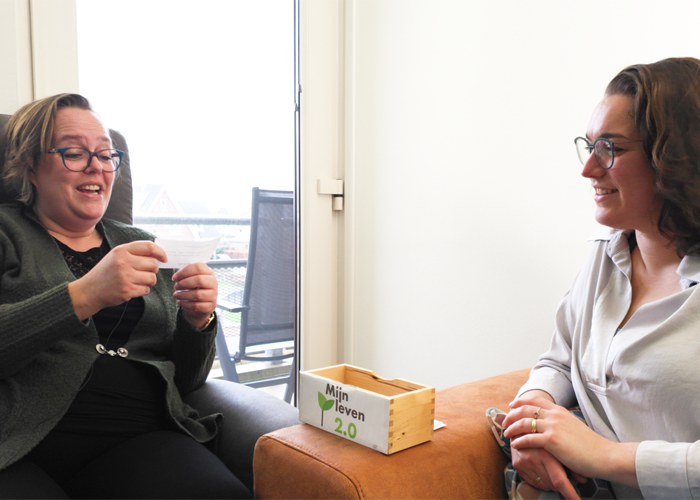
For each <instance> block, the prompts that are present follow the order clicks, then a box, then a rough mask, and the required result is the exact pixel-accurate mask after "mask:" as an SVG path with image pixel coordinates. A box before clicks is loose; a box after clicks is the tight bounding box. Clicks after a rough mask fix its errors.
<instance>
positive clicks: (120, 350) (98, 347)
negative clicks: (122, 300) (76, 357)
mask: <svg viewBox="0 0 700 500" xmlns="http://www.w3.org/2000/svg"><path fill="white" fill-rule="evenodd" d="M129 302H131V299H129V300H127V301H126V305H125V306H124V310H123V311H122V315H121V316H120V317H119V321H117V324H116V325H114V328H112V331H111V332H109V335H107V340H106V341H105V344H109V339H110V338H112V334H113V333H114V332H115V330H116V329H117V328H118V327H119V325H120V324H121V322H122V319H124V315H125V314H126V308H127V307H129ZM95 350H97V352H99V353H100V354H109V355H110V356H112V357H114V356H119V357H120V358H126V357H127V356H128V355H129V351H127V350H126V349H125V348H123V347H120V348H118V349H117V350H116V351H114V350H112V349H107V348H106V347H105V346H103V345H102V344H97V345H96V346H95Z"/></svg>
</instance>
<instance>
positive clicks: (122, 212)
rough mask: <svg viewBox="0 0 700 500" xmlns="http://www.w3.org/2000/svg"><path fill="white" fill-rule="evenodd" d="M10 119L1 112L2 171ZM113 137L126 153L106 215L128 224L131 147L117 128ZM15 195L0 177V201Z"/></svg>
mask: <svg viewBox="0 0 700 500" xmlns="http://www.w3.org/2000/svg"><path fill="white" fill-rule="evenodd" d="M8 121H10V115H2V114H0V172H2V170H3V168H4V166H5V147H6V146H7V144H6V137H5V125H6V124H7V122H8ZM109 134H110V136H111V137H112V144H113V145H114V147H115V148H116V149H121V150H122V151H124V152H125V153H126V155H124V160H123V161H122V165H121V167H119V175H117V178H116V179H115V181H114V187H113V188H112V198H111V199H110V200H109V206H108V207H107V212H106V213H105V217H107V218H109V219H114V220H118V221H119V222H124V223H126V224H131V223H132V221H133V212H132V206H133V186H132V182H131V161H130V158H129V147H128V146H127V144H126V140H125V139H124V136H123V135H121V134H120V133H119V132H117V131H116V130H110V131H109ZM13 200H14V196H12V195H11V193H10V192H9V191H8V190H7V188H6V187H5V183H4V182H3V181H2V178H0V203H6V202H8V201H13Z"/></svg>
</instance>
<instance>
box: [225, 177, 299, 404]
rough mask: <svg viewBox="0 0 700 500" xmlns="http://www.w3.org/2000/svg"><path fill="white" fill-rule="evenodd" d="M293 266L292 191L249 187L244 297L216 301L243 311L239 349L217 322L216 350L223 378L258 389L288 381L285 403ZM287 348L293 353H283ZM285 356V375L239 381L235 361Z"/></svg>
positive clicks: (291, 385)
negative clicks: (231, 345) (238, 301)
mask: <svg viewBox="0 0 700 500" xmlns="http://www.w3.org/2000/svg"><path fill="white" fill-rule="evenodd" d="M295 268H296V262H295V238H294V198H293V193H292V192H291V191H269V190H261V189H259V188H253V203H252V210H251V218H250V244H249V245H248V263H247V271H246V275H245V284H244V288H243V298H242V301H241V303H240V304H233V303H232V302H230V301H227V300H226V298H220V300H219V301H218V307H219V309H220V310H223V311H230V312H240V313H241V323H240V338H239V342H238V349H237V350H236V352H235V354H233V355H231V352H230V350H229V344H227V342H226V335H225V334H224V328H223V326H222V322H219V331H218V334H217V336H216V349H217V353H218V356H219V361H220V362H221V369H222V371H223V376H224V379H226V380H231V381H234V382H239V383H243V384H245V385H248V386H250V387H256V388H258V387H269V386H273V385H281V384H286V385H287V387H286V390H285V394H284V400H285V401H287V402H288V403H289V402H291V400H292V395H293V394H294V393H295V391H296V374H295V368H296V363H295V361H294V351H295V350H296V345H295V344H294V342H295V328H294V326H295V320H296V312H295V311H296V307H295V304H296V299H295V297H296V293H295V292H296V279H295V276H296V273H295ZM290 349H291V351H292V352H286V353H285V352H284V351H285V350H287V351H289V350H290ZM232 350H233V349H231V351H232ZM280 352H282V354H280ZM289 358H292V363H291V366H290V369H289V373H286V374H284V375H279V376H273V377H271V378H265V379H262V380H252V381H243V382H240V377H239V374H238V371H237V370H236V364H238V363H240V362H241V361H244V360H250V361H267V362H274V361H281V360H283V359H289Z"/></svg>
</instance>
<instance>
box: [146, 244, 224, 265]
mask: <svg viewBox="0 0 700 500" xmlns="http://www.w3.org/2000/svg"><path fill="white" fill-rule="evenodd" d="M219 239H220V238H214V239H212V240H196V241H195V240H190V241H187V240H166V239H164V238H156V241H155V244H156V245H158V246H159V247H161V248H162V249H163V250H165V254H166V255H167V256H168V262H159V263H158V267H160V268H161V269H182V268H183V267H185V266H188V265H190V264H194V263H195V262H206V261H208V260H209V258H210V257H211V256H212V255H214V253H215V252H216V245H218V243H219Z"/></svg>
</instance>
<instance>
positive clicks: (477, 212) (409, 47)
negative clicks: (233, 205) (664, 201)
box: [345, 0, 700, 388]
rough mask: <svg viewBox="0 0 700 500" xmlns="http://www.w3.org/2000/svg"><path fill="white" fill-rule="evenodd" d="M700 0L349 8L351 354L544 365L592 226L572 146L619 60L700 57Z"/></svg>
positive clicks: (465, 372) (406, 374)
mask: <svg viewBox="0 0 700 500" xmlns="http://www.w3.org/2000/svg"><path fill="white" fill-rule="evenodd" d="M698 5H699V4H697V3H695V2H690V1H685V2H679V1H667V2H664V3H663V8H661V7H660V6H659V4H658V3H657V2H652V1H639V0H634V1H631V0H630V1H622V0H618V1H615V2H608V1H589V2H585V3H583V4H581V3H574V2H561V1H543V0H539V1H531V2H520V1H499V2H472V1H461V0H348V1H347V3H346V7H347V8H346V34H345V40H346V64H345V72H346V98H347V100H348V103H349V105H348V108H347V109H346V121H345V123H346V127H347V133H346V144H345V147H346V150H347V154H346V165H345V176H346V186H347V188H346V189H347V193H346V204H347V211H346V214H345V216H346V217H347V219H346V222H349V223H348V224H346V242H347V243H346V256H345V257H346V269H347V270H348V272H349V276H346V288H345V293H346V298H345V307H346V315H347V316H348V318H347V319H346V331H345V335H346V338H345V343H346V344H347V345H350V346H351V347H350V349H349V350H348V354H347V355H346V356H345V361H348V362H352V363H354V364H356V365H358V366H362V367H367V368H371V369H374V370H375V371H377V373H379V375H381V376H384V377H399V378H406V379H409V380H413V381H416V382H419V383H424V384H430V385H434V386H436V387H438V388H439V387H446V386H450V385H455V384H459V383H462V382H465V381H469V380H475V379H479V378H483V377H486V376H490V375H495V374H498V373H502V372H505V371H510V370H515V369H520V368H526V367H529V366H531V365H532V364H534V363H535V361H536V360H537V357H538V355H539V354H540V353H542V352H543V351H545V350H546V349H547V347H548V344H549V338H550V336H551V332H552V328H553V316H554V311H555V308H556V306H557V304H558V302H559V300H560V298H561V296H562V295H563V294H564V293H565V292H566V290H567V288H568V287H569V286H570V284H571V282H572V280H573V278H574V277H575V275H576V273H577V271H578V268H579V266H580V264H581V263H582V260H583V258H584V256H585V255H586V252H587V248H588V247H587V244H586V239H587V237H588V236H589V235H590V234H591V233H592V232H593V231H594V230H595V227H596V226H595V222H594V220H593V206H594V205H593V202H592V198H591V194H590V189H589V182H588V181H587V180H585V179H583V178H582V177H580V175H579V173H580V163H579V162H578V160H577V158H576V154H575V151H574V144H573V139H574V137H575V136H577V135H583V134H585V130H586V126H587V123H588V119H589V117H590V113H591V111H592V110H593V107H594V106H595V105H596V104H597V102H598V101H599V99H600V98H601V96H602V93H603V91H604V89H605V86H606V84H607V82H608V81H609V80H610V79H611V78H612V77H613V76H614V75H615V74H616V73H617V72H618V71H619V70H620V69H622V68H623V67H624V66H627V65H629V64H634V63H639V62H653V61H655V60H658V59H661V58H664V57H670V56H685V55H694V56H696V57H700V38H699V37H698V36H697V19H699V18H700V7H699V6H698Z"/></svg>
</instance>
